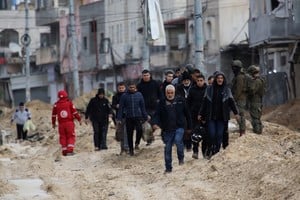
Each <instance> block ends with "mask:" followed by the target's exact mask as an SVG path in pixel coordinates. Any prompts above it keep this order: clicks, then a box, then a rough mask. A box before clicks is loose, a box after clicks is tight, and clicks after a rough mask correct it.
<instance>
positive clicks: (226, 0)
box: [218, 0, 249, 47]
mask: <svg viewBox="0 0 300 200" xmlns="http://www.w3.org/2000/svg"><path fill="white" fill-rule="evenodd" d="M218 8H219V25H220V32H219V34H220V35H219V40H220V46H221V47H225V46H227V45H229V44H231V43H233V44H239V43H240V42H241V41H244V40H246V35H249V34H248V19H249V0H219V5H218Z"/></svg>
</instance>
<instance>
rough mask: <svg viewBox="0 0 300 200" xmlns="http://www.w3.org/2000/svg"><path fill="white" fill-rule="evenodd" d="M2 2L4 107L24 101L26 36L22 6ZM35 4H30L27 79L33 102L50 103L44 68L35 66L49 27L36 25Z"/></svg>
mask: <svg viewBox="0 0 300 200" xmlns="http://www.w3.org/2000/svg"><path fill="white" fill-rule="evenodd" d="M11 2H12V1H2V2H1V6H2V7H1V10H0V24H1V25H0V81H1V82H0V94H1V97H0V99H1V101H2V102H3V103H5V104H7V105H11V106H13V105H17V104H18V103H19V102H21V101H25V100H26V97H25V96H26V95H25V90H26V88H25V85H26V84H25V83H26V75H25V74H26V72H25V52H24V48H25V47H24V45H23V44H22V38H23V37H22V36H23V35H24V34H25V20H26V18H25V6H24V3H20V4H11ZM34 6H35V4H34V3H30V4H29V6H28V7H29V11H28V35H29V36H30V43H29V52H30V56H29V58H30V79H29V82H28V84H29V87H30V93H31V98H32V99H41V100H43V101H46V102H49V94H48V92H47V91H48V90H47V85H48V83H47V81H46V80H47V68H45V67H42V66H38V65H37V64H36V53H37V49H38V48H39V46H40V44H41V42H42V37H41V35H43V34H48V33H49V32H50V30H49V28H48V27H42V26H37V25H36V23H35V10H34Z"/></svg>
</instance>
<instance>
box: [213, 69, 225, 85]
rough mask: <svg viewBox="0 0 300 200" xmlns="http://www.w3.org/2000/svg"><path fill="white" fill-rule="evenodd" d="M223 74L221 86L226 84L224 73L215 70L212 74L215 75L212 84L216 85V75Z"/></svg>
mask: <svg viewBox="0 0 300 200" xmlns="http://www.w3.org/2000/svg"><path fill="white" fill-rule="evenodd" d="M220 75H221V76H223V78H224V81H223V84H222V86H224V85H226V77H225V74H224V73H223V72H221V71H215V72H214V76H215V78H214V83H213V84H214V85H217V77H218V76H220Z"/></svg>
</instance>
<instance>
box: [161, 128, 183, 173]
mask: <svg viewBox="0 0 300 200" xmlns="http://www.w3.org/2000/svg"><path fill="white" fill-rule="evenodd" d="M183 134H184V129H183V128H178V129H176V130H175V131H168V132H163V138H162V139H163V142H164V143H165V152H164V154H165V167H166V170H172V146H173V144H174V143H175V144H176V147H177V157H178V160H179V161H183V160H184V145H183Z"/></svg>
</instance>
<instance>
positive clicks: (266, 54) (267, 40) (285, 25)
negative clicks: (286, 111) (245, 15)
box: [249, 0, 300, 105]
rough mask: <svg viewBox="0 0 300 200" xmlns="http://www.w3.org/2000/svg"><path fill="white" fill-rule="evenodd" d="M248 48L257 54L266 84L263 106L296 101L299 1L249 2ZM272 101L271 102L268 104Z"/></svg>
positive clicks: (299, 34) (298, 93)
mask: <svg viewBox="0 0 300 200" xmlns="http://www.w3.org/2000/svg"><path fill="white" fill-rule="evenodd" d="M249 2H250V15H249V16H250V17H249V33H250V35H249V36H250V37H249V41H250V47H252V48H255V49H257V50H258V52H259V57H260V60H259V63H258V64H259V65H260V67H261V70H262V73H263V74H264V75H266V77H267V79H268V81H269V82H270V83H271V82H272V84H269V87H268V90H267V91H268V94H267V95H268V96H269V97H268V98H267V99H269V101H268V102H266V104H271V105H274V104H281V103H284V102H286V101H287V100H289V99H293V98H299V95H300V88H299V87H298V84H297V82H298V80H299V78H300V67H299V66H300V64H299V55H300V50H299V39H300V17H299V16H300V2H299V1H297V0H282V1H275V0H250V1H249ZM271 100H273V101H271Z"/></svg>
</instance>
